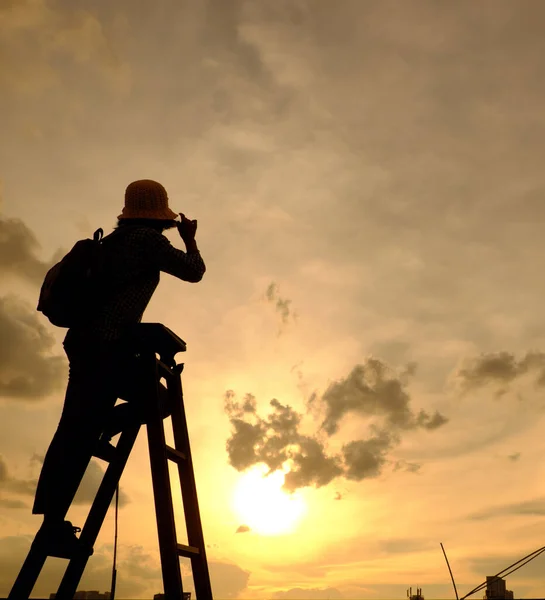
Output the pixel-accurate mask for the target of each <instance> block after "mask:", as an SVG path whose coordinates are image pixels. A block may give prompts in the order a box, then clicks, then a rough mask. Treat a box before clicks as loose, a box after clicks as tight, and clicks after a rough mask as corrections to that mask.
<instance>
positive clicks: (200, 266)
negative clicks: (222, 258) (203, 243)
mask: <svg viewBox="0 0 545 600" xmlns="http://www.w3.org/2000/svg"><path fill="white" fill-rule="evenodd" d="M181 216H182V222H181V223H180V224H178V232H179V233H180V237H181V238H182V240H183V241H184V243H185V247H186V252H183V251H182V250H178V248H175V247H174V246H173V245H172V244H171V243H170V242H169V241H168V239H167V238H166V237H165V236H164V235H163V234H159V235H158V236H157V243H156V247H155V248H154V250H155V252H154V254H155V256H154V262H155V263H156V265H157V266H158V267H159V269H160V270H161V271H163V272H165V273H168V274H169V275H173V276H174V277H177V278H178V279H182V280H183V281H189V282H191V283H197V282H199V281H200V280H201V279H202V278H203V275H204V274H205V272H206V265H205V264H204V261H203V259H202V256H201V253H200V252H199V249H198V247H197V242H196V240H195V233H196V230H197V222H196V221H189V219H186V218H185V217H184V216H183V215H181Z"/></svg>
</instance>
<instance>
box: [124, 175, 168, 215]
mask: <svg viewBox="0 0 545 600" xmlns="http://www.w3.org/2000/svg"><path fill="white" fill-rule="evenodd" d="M117 218H118V219H158V220H161V221H167V220H168V221H172V220H174V219H176V218H178V214H177V213H175V212H174V211H172V210H170V208H169V206H168V194H167V191H166V190H165V188H164V187H163V186H162V185H161V184H160V183H158V182H157V181H152V180H151V179H140V180H138V181H133V182H132V183H129V185H128V186H127V189H126V190H125V206H124V208H123V212H122V213H121V214H120V215H119V216H118V217H117Z"/></svg>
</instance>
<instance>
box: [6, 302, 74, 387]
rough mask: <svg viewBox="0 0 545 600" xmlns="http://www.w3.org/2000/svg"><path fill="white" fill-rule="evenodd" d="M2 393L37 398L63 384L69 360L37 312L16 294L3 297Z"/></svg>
mask: <svg viewBox="0 0 545 600" xmlns="http://www.w3.org/2000/svg"><path fill="white" fill-rule="evenodd" d="M0 339H1V340H2V344H0V396H7V397H11V398H24V399H37V398H43V397H46V396H48V395H50V394H52V393H54V392H56V391H59V390H60V389H61V388H62V387H63V386H64V380H65V378H66V360H65V358H64V357H62V356H52V355H51V350H52V348H53V346H54V344H55V339H54V338H53V336H52V335H51V334H50V333H49V332H48V330H47V329H46V328H45V327H44V325H43V324H42V322H41V321H40V319H39V317H38V315H37V314H36V313H35V311H32V310H31V309H30V307H29V306H28V305H27V304H26V303H24V302H23V301H22V300H20V299H18V298H17V297H15V296H5V297H3V298H0Z"/></svg>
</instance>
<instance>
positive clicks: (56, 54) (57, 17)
mask: <svg viewBox="0 0 545 600" xmlns="http://www.w3.org/2000/svg"><path fill="white" fill-rule="evenodd" d="M0 27H1V31H2V38H3V40H2V41H3V45H4V47H5V49H6V56H9V60H7V61H2V62H1V63H0V67H1V68H0V84H1V86H2V88H3V89H4V90H6V92H9V93H17V94H25V95H34V94H40V93H43V92H46V91H49V90H50V89H51V88H54V87H57V86H62V85H63V81H62V75H63V71H62V70H61V69H60V68H59V67H58V66H57V65H59V62H60V63H61V64H63V65H64V67H65V68H67V67H68V65H70V63H71V65H72V66H74V67H76V68H77V69H79V70H84V72H85V74H86V76H87V77H92V76H93V75H94V74H95V72H96V73H97V74H98V75H99V77H100V79H102V80H106V81H108V82H109V83H110V84H112V85H114V86H116V88H117V89H120V90H121V89H125V87H126V86H127V84H128V83H129V72H128V70H127V67H126V65H125V64H123V63H122V62H121V61H120V60H119V57H118V56H117V54H116V53H115V51H114V47H115V46H114V45H113V44H112V41H113V40H112V39H110V37H109V35H108V33H107V31H106V30H105V29H104V27H103V25H102V23H101V22H100V20H99V19H98V18H97V16H96V15H95V14H93V12H91V11H89V10H83V9H81V8H76V7H69V8H68V7H66V6H64V7H63V6H60V5H59V4H58V3H55V2H50V1H48V0H21V1H16V2H12V1H8V2H7V3H6V2H3V3H2V4H1V5H0ZM67 63H68V64H67ZM120 86H122V87H120Z"/></svg>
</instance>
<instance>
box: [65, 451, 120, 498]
mask: <svg viewBox="0 0 545 600" xmlns="http://www.w3.org/2000/svg"><path fill="white" fill-rule="evenodd" d="M104 473H105V470H104V469H103V468H102V467H101V465H99V463H98V462H96V461H95V460H91V462H90V463H89V466H88V467H87V470H86V471H85V475H84V476H83V479H82V480H81V483H80V486H79V488H78V491H77V492H76V495H75V496H74V501H73V503H74V504H91V503H92V502H93V500H94V499H95V496H96V494H97V491H98V488H99V486H100V484H101V482H102V479H103V477H104ZM112 502H115V496H114V498H113V499H112ZM129 502H130V499H129V497H128V495H127V494H126V492H125V491H124V490H123V488H122V487H121V486H119V508H123V507H125V506H126V505H127V504H128V503H129Z"/></svg>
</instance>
